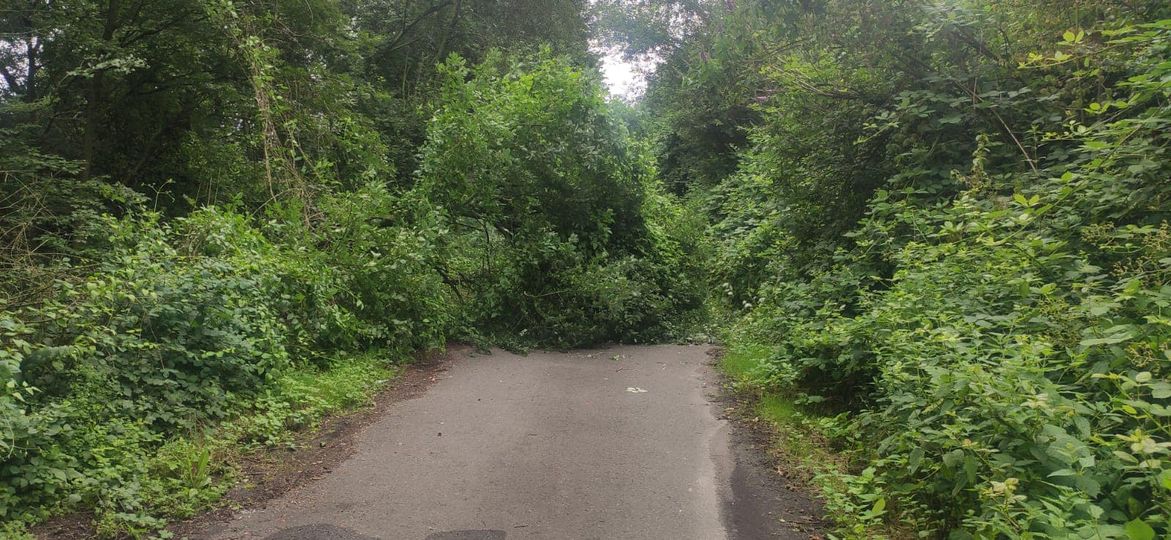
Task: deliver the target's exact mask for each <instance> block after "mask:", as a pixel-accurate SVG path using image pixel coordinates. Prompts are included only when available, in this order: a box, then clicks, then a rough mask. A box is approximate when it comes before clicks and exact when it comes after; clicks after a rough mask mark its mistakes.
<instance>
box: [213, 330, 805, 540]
mask: <svg viewBox="0 0 1171 540" xmlns="http://www.w3.org/2000/svg"><path fill="white" fill-rule="evenodd" d="M707 353H708V348H707V347H702V346H670V345H668V346H647V347H633V346H623V347H613V348H609V349H602V350H591V351H574V352H569V353H531V354H529V355H526V356H519V355H515V354H510V353H507V352H502V351H496V352H494V353H493V354H490V355H481V354H473V353H470V352H467V353H460V354H458V355H456V356H455V358H453V359H452V360H450V364H449V365H448V366H447V367H448V369H446V370H445V371H443V372H441V375H440V376H439V377H438V380H437V381H436V382H435V383H434V384H433V385H432V386H431V387H430V388H429V389H427V390H426V391H425V392H424V393H422V395H420V396H418V397H416V398H414V399H410V400H407V401H402V402H399V403H396V404H394V405H392V406H391V407H390V408H389V409H388V412H387V413H386V414H385V415H383V416H382V417H380V418H378V419H377V420H376V421H374V422H373V423H372V424H370V425H369V426H368V427H366V428H365V429H364V430H363V431H362V432H361V433H360V434H358V436H357V442H356V445H357V447H356V450H355V452H354V454H353V455H352V456H351V457H350V458H349V459H347V460H346V461H344V462H342V463H341V464H340V465H339V466H337V467H336V468H334V469H333V470H332V471H331V472H330V473H329V474H327V475H325V476H323V477H321V478H319V479H317V480H315V481H312V482H310V483H308V484H305V485H303V486H301V487H299V488H297V489H294V490H292V491H290V492H289V493H286V494H285V495H283V496H281V497H279V498H277V499H274V500H271V501H269V502H268V503H267V504H266V505H265V506H264V507H263V508H258V509H252V510H244V511H241V512H239V513H237V514H236V515H235V516H234V517H233V518H231V520H230V521H227V522H225V523H218V524H213V525H211V526H209V527H208V529H207V530H206V531H204V532H203V533H199V534H197V535H196V537H200V538H212V539H224V540H226V539H239V538H251V539H271V540H365V539H387V540H397V539H409V540H513V539H523V538H548V539H578V538H580V539H595V538H596V539H660V538H661V539H671V540H684V539H696V540H721V539H731V540H735V539H754V538H811V537H815V538H816V537H817V536H811V533H809V532H805V531H807V530H808V529H809V526H808V525H800V524H799V523H801V522H802V521H803V520H804V521H805V523H808V522H809V519H808V517H809V516H810V515H812V514H815V513H816V511H817V510H816V506H815V505H814V504H813V503H811V502H810V501H809V499H808V498H806V497H805V496H804V495H801V494H800V493H799V492H794V491H788V490H786V489H784V487H783V485H782V484H780V482H781V480H780V479H779V478H778V477H777V475H775V473H772V472H771V471H769V470H768V469H767V464H765V463H763V458H761V457H760V454H761V451H760V450H759V449H752V448H750V447H749V446H750V443H749V442H747V441H748V440H747V439H746V438H745V437H746V436H745V435H743V434H739V433H738V428H735V427H734V426H732V425H731V424H730V423H729V421H728V420H725V419H723V418H722V415H723V413H724V405H723V404H721V403H719V402H718V398H719V393H720V388H719V384H718V379H717V378H716V376H715V375H714V374H713V373H712V367H711V365H710V363H711V361H712V360H711V357H710V356H709V355H708V354H707ZM786 517H787V518H788V519H784V518H786Z"/></svg>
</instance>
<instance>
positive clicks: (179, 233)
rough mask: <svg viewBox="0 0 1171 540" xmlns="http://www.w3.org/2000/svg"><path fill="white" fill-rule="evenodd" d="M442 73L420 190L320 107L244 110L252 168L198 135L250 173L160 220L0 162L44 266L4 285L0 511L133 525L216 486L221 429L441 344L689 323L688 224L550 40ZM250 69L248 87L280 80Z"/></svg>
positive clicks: (535, 339)
mask: <svg viewBox="0 0 1171 540" xmlns="http://www.w3.org/2000/svg"><path fill="white" fill-rule="evenodd" d="M253 45H254V46H256V51H254V52H256V53H257V54H270V53H273V51H272V50H270V49H268V48H267V47H264V46H261V45H257V44H255V43H253ZM265 58H268V57H267V56H266V57H265ZM266 69H267V68H266ZM441 71H442V73H443V78H442V80H441V81H440V82H441V83H442V88H443V90H442V92H441V93H440V95H438V96H436V97H435V100H434V102H433V103H432V104H431V105H430V108H431V109H432V110H433V111H434V118H433V120H432V121H431V122H430V123H429V124H428V126H427V129H426V131H427V140H426V143H425V144H424V146H423V147H422V148H421V150H420V152H419V160H420V164H421V165H420V169H419V171H418V172H417V175H416V176H417V179H416V181H412V182H408V184H413V187H404V185H403V184H404V182H403V181H402V180H401V178H393V177H391V176H390V174H391V171H390V168H389V165H388V163H387V160H386V156H385V155H384V154H385V153H386V152H388V151H389V150H388V149H387V147H386V146H385V144H384V143H383V142H382V141H381V140H380V138H379V137H378V135H377V133H374V132H372V131H371V130H370V129H369V128H368V124H369V123H370V122H369V119H368V118H362V117H356V116H354V113H353V111H352V110H350V109H343V110H342V111H340V112H339V113H338V114H339V115H340V116H339V118H336V120H338V125H339V126H341V127H340V128H339V129H338V131H337V132H332V131H330V130H331V129H332V128H330V127H327V126H324V124H323V123H322V122H321V120H322V119H321V118H320V117H317V116H315V114H314V113H312V112H311V111H312V110H313V109H314V108H316V107H319V106H321V105H322V104H321V103H315V102H313V100H309V103H305V102H302V103H299V104H298V106H302V107H307V108H306V109H296V110H295V109H293V108H284V106H283V105H282V106H280V107H274V109H273V110H271V111H264V110H261V111H258V114H259V115H260V116H261V117H262V121H271V120H272V119H271V118H269V119H267V120H265V118H264V117H265V115H268V114H273V115H280V116H281V117H282V118H287V119H289V120H287V121H286V122H285V123H284V124H283V125H281V126H271V129H272V130H273V131H271V132H268V133H265V132H264V130H265V129H268V128H262V129H261V132H262V134H263V135H264V136H263V137H262V140H261V141H260V148H259V149H262V150H264V153H263V161H261V162H256V161H252V160H251V159H250V156H249V153H248V150H247V148H251V147H252V144H253V142H249V143H247V144H243V145H242V146H237V145H236V144H235V143H233V142H232V141H230V140H229V141H220V140H210V139H200V138H197V139H193V140H192V141H191V142H190V144H189V145H188V146H187V148H188V150H189V151H190V152H192V153H191V154H190V157H191V158H192V159H193V160H195V161H200V162H201V163H204V165H206V166H207V171H206V172H207V173H208V174H211V173H212V172H213V170H214V169H217V168H218V169H225V173H226V174H229V176H230V178H229V180H228V181H227V182H228V184H230V185H236V184H246V185H247V189H239V190H238V191H237V193H236V194H235V196H234V197H230V198H231V199H234V200H235V202H234V203H232V204H229V205H223V206H215V205H200V204H192V205H191V207H190V208H186V209H183V208H179V207H177V206H171V207H170V213H169V215H168V214H163V213H160V212H156V211H152V210H148V207H151V206H155V205H158V201H157V200H148V198H147V197H144V196H143V195H141V194H140V193H137V192H135V191H134V190H132V189H128V188H124V187H122V188H119V189H110V188H109V186H108V185H106V184H104V183H103V182H102V181H100V180H89V181H86V182H82V183H81V184H80V185H85V186H95V189H94V192H93V193H91V192H88V191H69V190H67V189H63V184H64V183H65V182H68V181H70V180H69V178H70V175H71V174H76V173H77V170H76V169H74V168H70V167H63V168H62V169H61V173H60V174H61V176H60V177H58V176H52V175H47V174H44V175H38V173H37V172H36V171H35V170H32V172H30V171H29V170H25V171H23V172H19V173H13V177H14V178H20V179H21V180H22V181H25V180H27V184H22V186H21V189H18V190H13V191H12V192H11V193H9V194H8V197H9V200H10V201H12V204H11V206H10V207H9V209H8V210H7V211H6V212H5V213H4V214H0V223H3V224H4V225H5V228H6V230H7V231H9V232H8V233H5V234H9V233H12V235H11V237H6V238H5V240H6V241H9V242H10V243H11V244H12V245H13V247H14V248H15V247H20V248H21V251H20V252H19V253H17V252H16V250H14V251H13V253H14V255H13V256H11V257H6V258H4V259H3V262H4V263H5V264H6V265H10V266H7V268H8V269H9V271H10V273H12V272H15V271H26V270H29V271H35V273H36V275H38V276H41V278H40V279H39V280H34V279H32V278H30V277H21V276H15V277H13V276H8V277H7V278H6V280H5V281H4V285H5V288H4V289H3V290H2V291H0V292H3V293H4V294H5V295H6V299H8V300H10V301H11V303H10V304H9V305H8V306H7V307H6V309H5V310H4V312H3V314H2V315H0V331H2V332H3V334H2V336H3V340H2V341H0V345H2V346H0V369H3V373H2V375H3V377H4V380H5V382H6V384H7V387H8V390H9V392H7V393H6V394H5V395H4V396H3V397H0V427H2V429H3V432H2V434H0V451H3V452H4V453H5V455H6V457H5V459H4V461H3V463H2V464H0V517H2V518H3V519H4V520H5V521H11V522H36V521H39V520H42V519H44V518H45V517H47V516H49V515H52V514H55V513H60V512H63V511H68V510H73V509H82V510H88V509H93V510H94V511H95V512H96V515H97V523H98V527H99V532H100V533H102V534H105V535H117V534H122V533H129V534H132V535H143V534H147V533H149V532H151V531H154V530H157V529H158V528H159V527H160V526H161V525H162V524H163V522H162V521H161V520H160V518H162V517H166V516H173V515H188V514H191V513H193V512H195V511H198V510H199V509H200V508H203V507H206V505H207V504H210V503H211V502H212V501H214V500H215V499H216V498H217V497H218V496H220V494H222V492H223V491H224V489H226V486H228V485H229V484H230V476H231V473H232V472H231V468H230V466H228V465H226V464H225V463H226V462H228V461H229V460H225V459H224V457H225V455H228V454H230V453H231V452H232V451H233V448H236V447H242V448H247V447H249V446H252V445H269V444H276V443H279V442H281V441H283V440H285V438H286V432H287V431H288V430H289V429H292V428H296V427H300V426H303V425H305V424H307V423H310V422H312V421H314V420H315V419H316V418H318V417H320V416H321V415H322V414H324V413H325V412H326V411H328V410H332V409H336V408H338V407H343V406H350V405H353V404H355V403H357V402H360V401H361V399H362V397H363V396H366V395H368V394H369V393H370V392H372V391H373V390H374V389H375V388H376V387H377V386H378V381H380V380H385V379H386V378H387V376H388V375H389V370H390V367H389V366H390V365H392V364H393V363H394V362H398V361H401V360H403V359H405V358H408V357H409V355H411V354H413V353H415V352H417V351H421V350H426V349H432V348H438V347H442V346H443V345H444V344H445V343H446V341H447V340H448V339H449V338H457V339H470V340H476V341H478V342H480V343H484V344H504V345H510V346H517V347H529V346H542V345H543V346H554V347H570V346H575V345H580V344H590V343H599V342H605V341H612V340H627V341H651V340H657V339H665V338H669V337H673V336H681V335H683V334H684V333H685V332H686V331H687V330H688V328H689V325H690V324H691V323H693V322H695V320H696V318H697V313H698V312H699V308H700V307H701V306H702V305H703V298H704V290H703V289H702V288H701V287H698V286H697V285H698V284H699V283H700V282H701V281H702V279H703V269H702V262H701V258H700V257H699V254H700V253H701V252H702V250H703V244H702V238H703V223H702V222H701V221H698V220H696V219H694V217H693V214H692V213H691V212H688V211H686V210H685V209H684V208H683V207H682V206H681V205H680V204H679V203H678V201H676V200H675V198H674V197H672V196H669V195H666V194H664V193H662V192H661V190H660V188H659V186H658V184H657V182H656V180H655V177H654V175H655V171H654V167H653V165H651V164H650V162H649V160H648V159H647V158H646V155H647V154H646V152H645V151H644V149H643V148H642V147H640V146H638V145H637V144H635V143H634V142H632V141H631V140H630V139H629V137H628V136H627V135H626V133H625V131H624V129H625V128H624V127H623V125H622V124H621V123H620V122H619V121H618V120H617V119H616V116H615V115H614V114H613V113H612V112H611V109H610V106H609V105H608V104H607V103H606V101H605V100H604V99H603V97H602V96H603V93H602V89H601V87H600V86H599V84H598V83H597V80H596V75H593V74H591V73H590V72H587V71H584V70H582V69H581V68H579V67H575V66H574V65H573V64H572V63H570V61H569V60H567V59H566V58H564V57H558V56H555V55H553V54H552V53H551V52H549V51H547V50H546V51H544V52H542V53H541V54H540V55H539V56H535V57H532V58H529V59H521V58H517V57H507V56H505V55H504V54H502V53H492V54H489V55H488V56H487V61H486V62H485V63H484V64H483V65H480V66H478V67H475V68H469V67H467V64H466V62H465V61H464V60H462V59H460V58H459V57H458V56H455V55H453V56H452V58H451V60H449V61H448V63H447V64H446V65H444V66H443V67H442V69H441ZM261 79H263V80H260V81H257V84H258V85H261V83H263V87H259V86H258V88H257V92H264V93H273V94H277V93H279V92H280V91H282V90H283V88H282V87H281V86H280V85H276V84H271V85H270V83H271V82H272V81H271V80H270V79H269V78H268V77H261ZM335 82H337V81H335ZM339 92H341V93H344V92H342V91H341V90H339ZM317 97H320V96H317ZM325 105H328V103H326V104H325ZM326 108H328V107H326ZM469 111H470V112H471V113H472V114H469ZM297 118H300V119H302V120H305V121H310V120H311V121H312V124H313V125H314V126H315V127H314V128H313V129H311V130H307V129H303V128H305V126H300V127H298V122H297V121H296V120H294V119H297ZM325 132H329V133H325ZM314 133H315V134H316V135H313V137H314V142H313V143H312V144H310V143H309V142H308V141H306V142H304V143H301V142H298V138H300V139H301V140H305V139H306V138H307V137H309V136H310V135H311V134H314ZM20 149H21V150H22V151H23V149H25V147H21V148H20ZM253 149H254V150H255V149H257V148H253ZM6 157H8V158H13V159H15V158H14V157H13V156H6ZM28 159H31V160H33V161H37V160H40V161H46V160H48V158H46V157H45V156H37V155H33V156H31V157H29V158H28ZM334 160H336V161H334ZM3 163H7V162H3ZM67 164H69V162H67ZM343 164H344V165H345V166H344V167H343V166H342V165H343ZM73 165H76V164H75V163H74V164H73ZM335 166H336V167H335ZM54 170H56V169H54ZM346 171H349V172H346ZM5 174H7V173H5ZM36 186H41V187H45V186H49V187H53V189H48V190H39V188H37V187H36ZM217 189H218V188H217ZM266 193H267V194H268V195H267V196H268V197H269V199H268V200H267V201H263V202H257V201H259V200H261V199H263V198H264V197H265V196H266V195H265V194H266ZM222 195H223V193H222V192H221V193H220V196H222ZM224 198H229V197H224ZM46 201H48V202H49V203H50V204H46ZM189 202H191V203H194V202H195V201H189ZM13 231H15V233H13ZM17 240H20V242H19V246H18V245H17V244H18V242H17ZM46 246H49V247H46ZM50 247H51V249H50ZM33 281H44V283H43V284H38V288H36V289H33V290H29V291H22V290H20V287H21V286H22V285H25V284H29V283H32V282H33ZM330 385H332V386H330ZM9 530H12V529H11V528H9V529H5V531H9Z"/></svg>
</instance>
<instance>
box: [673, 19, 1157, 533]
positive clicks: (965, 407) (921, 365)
mask: <svg viewBox="0 0 1171 540" xmlns="http://www.w3.org/2000/svg"><path fill="white" fill-rule="evenodd" d="M737 4H738V5H737V6H735V8H734V9H731V10H730V11H728V12H727V13H719V12H718V10H716V11H717V13H713V14H711V16H712V17H713V19H714V20H717V21H719V22H718V23H716V24H715V25H713V27H715V28H725V29H726V30H725V31H698V32H696V33H695V34H694V35H692V36H690V37H689V39H688V40H687V43H686V44H685V46H683V47H680V48H677V49H674V50H673V52H672V55H671V56H670V57H669V58H668V59H667V65H668V66H670V67H674V68H675V69H674V70H666V71H663V70H661V72H660V75H659V76H658V77H659V80H657V81H654V83H653V84H652V87H651V90H650V96H651V101H650V105H651V107H652V108H655V107H657V108H659V109H663V110H664V113H663V114H662V118H664V121H663V122H662V124H661V125H660V126H659V130H660V137H661V139H662V141H663V144H662V146H661V150H662V152H664V154H663V156H662V157H661V159H662V160H663V161H664V162H666V163H676V162H680V161H684V160H689V159H691V160H693V159H694V158H693V157H690V156H677V155H675V154H676V153H677V152H678V150H677V149H678V148H680V147H696V146H704V145H706V146H709V147H713V148H716V147H719V145H718V143H719V141H718V140H706V141H705V140H697V141H689V140H684V141H682V142H681V141H680V140H679V139H680V138H681V137H682V138H687V137H693V138H694V137H700V138H703V137H708V136H709V135H705V134H703V133H698V134H697V133H695V132H690V131H687V130H685V129H682V128H681V127H680V126H678V125H677V123H676V122H677V120H678V119H679V118H693V117H694V116H695V115H697V114H699V115H706V116H705V117H704V119H703V120H702V121H705V122H710V123H713V124H717V125H722V124H725V123H727V122H738V123H739V125H740V126H741V127H742V128H745V129H746V132H747V141H748V143H749V145H748V147H746V148H743V149H732V150H725V151H724V152H732V153H733V154H734V155H735V157H736V159H738V161H739V165H738V168H737V169H736V171H735V172H734V173H732V174H729V175H726V176H724V177H722V178H721V179H719V181H718V182H716V183H715V185H712V179H711V178H710V173H709V172H705V171H706V170H707V169H701V168H695V169H694V172H693V174H692V176H693V177H692V178H690V180H689V182H690V189H691V196H692V197H693V198H694V199H696V200H698V201H700V203H701V204H702V205H703V207H704V208H705V209H706V211H707V213H708V215H709V216H710V218H711V219H712V222H713V226H712V229H711V230H712V234H713V237H714V239H715V249H714V253H715V256H714V260H713V263H712V265H711V268H712V277H713V279H714V280H715V283H717V284H718V286H719V287H720V288H721V289H722V291H721V292H722V293H723V294H724V295H725V296H726V298H727V299H728V304H727V305H728V307H729V308H730V309H731V310H732V311H733V314H734V315H735V318H734V320H735V322H734V323H733V324H732V325H731V328H730V329H729V332H728V339H729V342H730V346H731V347H732V348H733V351H734V352H736V353H737V354H739V356H737V358H741V357H744V356H746V355H751V356H754V357H755V358H756V359H757V364H758V365H757V366H756V367H755V369H754V370H753V371H752V379H753V380H754V382H755V383H756V384H758V385H761V386H764V387H766V388H768V389H769V390H770V391H772V392H775V393H783V394H785V395H787V396H789V398H790V399H791V400H793V401H795V402H797V403H799V404H802V405H804V406H805V409H806V411H807V412H808V413H809V414H814V415H825V418H823V419H822V420H821V425H822V427H823V428H825V430H826V431H827V432H828V433H830V434H831V435H834V436H836V439H835V444H837V445H838V449H839V450H841V451H843V452H845V453H847V454H848V455H850V456H851V457H852V458H853V459H854V466H855V468H854V469H852V470H851V471H850V473H849V474H839V473H832V472H827V473H826V474H825V476H823V477H822V485H823V486H824V487H825V489H826V494H827V500H828V502H829V504H830V513H831V514H832V515H834V516H835V517H837V518H838V519H839V520H840V523H841V525H842V530H841V532H842V533H843V534H846V535H848V536H852V537H867V538H869V537H875V536H882V535H884V534H885V533H886V531H894V534H906V535H908V536H911V535H918V536H920V537H928V538H973V537H975V538H1131V539H1152V538H1156V537H1162V536H1165V535H1166V534H1167V533H1168V532H1169V531H1171V529H1169V527H1171V506H1169V501H1171V467H1169V461H1168V459H1169V458H1171V429H1169V428H1171V423H1169V420H1168V418H1169V417H1171V386H1168V383H1167V380H1168V377H1169V376H1171V356H1168V352H1167V350H1168V341H1167V340H1168V337H1171V335H1169V333H1168V328H1167V325H1166V324H1165V321H1164V319H1165V313H1164V311H1165V310H1166V309H1167V306H1169V305H1171V304H1169V303H1168V302H1169V301H1171V298H1169V297H1168V294H1169V293H1171V289H1168V283H1169V281H1168V279H1169V278H1171V274H1168V268H1171V266H1169V263H1171V258H1169V255H1171V253H1169V252H1168V248H1169V247H1171V244H1169V243H1168V240H1167V238H1168V227H1169V225H1168V222H1167V220H1168V218H1169V217H1171V207H1169V206H1168V200H1169V199H1168V195H1169V193H1168V189H1171V187H1169V186H1168V184H1167V181H1166V180H1167V177H1168V174H1169V173H1171V160H1169V159H1168V156H1167V153H1166V152H1167V150H1166V149H1167V145H1168V143H1169V142H1171V140H1169V139H1168V135H1167V134H1168V133H1171V131H1169V130H1168V127H1171V109H1168V104H1169V103H1171V87H1169V86H1168V83H1167V75H1168V65H1167V61H1166V59H1167V58H1168V55H1169V54H1171V50H1169V49H1168V44H1169V43H1171V41H1169V40H1171V23H1169V22H1168V21H1167V20H1166V19H1165V18H1164V19H1162V20H1160V17H1166V16H1167V15H1168V13H1167V11H1166V8H1165V6H1162V5H1159V4H1158V3H1149V4H1146V3H1141V2H1140V3H1113V2H1101V3H1096V4H1094V5H1093V6H1085V5H1083V6H1082V8H1084V9H1078V10H1075V11H1072V12H1069V11H1062V10H1055V9H1054V7H1055V5H1056V4H1054V3H1050V2H1046V1H1036V2H1010V3H991V4H990V3H976V2H972V3H966V2H960V3H949V4H947V5H946V6H945V5H938V6H937V5H934V4H930V3H929V4H921V3H898V2H894V3H871V2H811V3H802V5H801V6H787V7H786V6H778V5H775V4H770V3H767V2H760V3H756V2H747V3H737ZM743 35H752V36H754V37H755V38H756V39H757V40H758V41H755V42H751V45H747V44H746V45H743V46H737V45H735V44H734V43H730V42H729V41H730V40H735V39H737V38H736V36H743ZM777 51H782V52H781V53H779V54H777ZM709 59H710V61H709ZM730 73H740V74H742V80H743V81H744V83H743V85H744V86H747V88H743V87H736V86H732V87H729V86H726V85H705V83H704V81H709V80H710V81H717V80H726V79H727V78H728V77H729V76H730V75H729V74H730ZM693 81H699V82H698V83H695V82H693ZM695 94H706V96H707V97H706V98H705V100H706V102H710V103H715V104H718V106H713V107H711V108H708V109H703V110H698V111H697V110H695V109H693V108H692V105H691V104H692V102H693V101H695V99H693V98H692V96H694V95H695ZM676 97H682V98H684V99H680V100H676ZM736 104H741V105H742V106H745V107H751V108H752V109H753V110H754V112H755V115H756V116H755V117H754V118H750V119H748V122H744V121H738V120H736V115H735V114H733V113H732V111H734V110H736ZM723 157H725V156H716V157H714V158H712V159H723ZM684 172H685V171H684ZM884 522H885V525H884ZM884 527H885V528H884Z"/></svg>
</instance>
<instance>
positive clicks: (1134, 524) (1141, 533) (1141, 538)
mask: <svg viewBox="0 0 1171 540" xmlns="http://www.w3.org/2000/svg"><path fill="white" fill-rule="evenodd" d="M1126 536H1127V537H1129V538H1130V540H1154V539H1155V529H1152V528H1151V526H1150V525H1147V523H1146V522H1145V521H1143V520H1141V519H1135V520H1132V521H1130V522H1127V524H1126Z"/></svg>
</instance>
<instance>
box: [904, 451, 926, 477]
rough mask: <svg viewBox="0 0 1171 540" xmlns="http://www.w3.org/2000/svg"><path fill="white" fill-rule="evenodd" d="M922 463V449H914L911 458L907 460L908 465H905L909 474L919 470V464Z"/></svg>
mask: <svg viewBox="0 0 1171 540" xmlns="http://www.w3.org/2000/svg"><path fill="white" fill-rule="evenodd" d="M922 462H923V449H922V448H916V449H914V450H911V456H910V458H909V459H908V463H907V465H908V466H909V468H910V469H911V472H915V471H917V470H919V464H920V463H922Z"/></svg>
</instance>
